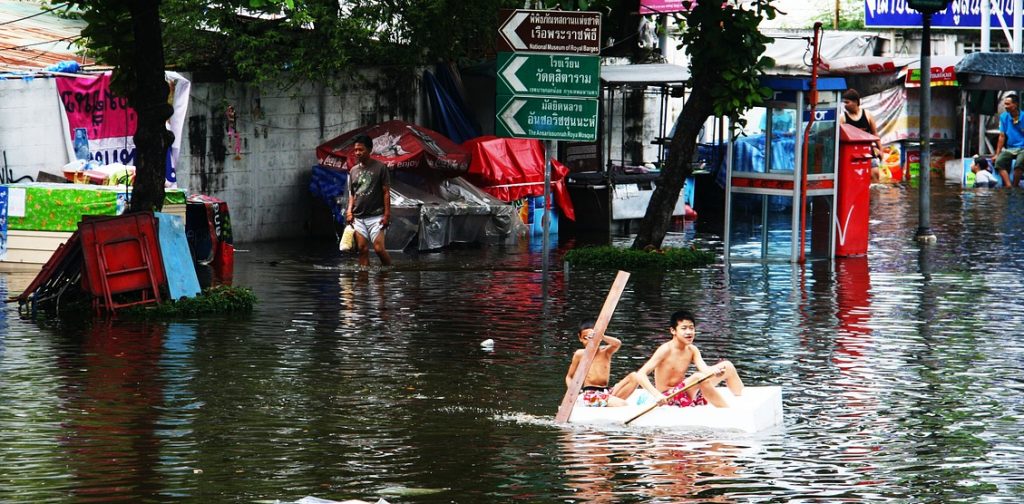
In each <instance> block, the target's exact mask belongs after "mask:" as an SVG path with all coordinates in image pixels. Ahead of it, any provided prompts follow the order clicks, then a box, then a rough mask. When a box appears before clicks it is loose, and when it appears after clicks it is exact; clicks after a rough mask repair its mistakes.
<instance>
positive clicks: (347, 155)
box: [316, 120, 469, 176]
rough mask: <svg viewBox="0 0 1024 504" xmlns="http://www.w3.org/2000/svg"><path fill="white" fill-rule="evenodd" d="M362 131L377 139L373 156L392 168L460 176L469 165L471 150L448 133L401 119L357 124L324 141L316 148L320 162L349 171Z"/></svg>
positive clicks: (374, 139) (374, 142)
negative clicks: (363, 124) (369, 124)
mask: <svg viewBox="0 0 1024 504" xmlns="http://www.w3.org/2000/svg"><path fill="white" fill-rule="evenodd" d="M360 134H365V135H368V136H369V137H370V138H371V139H373V154H372V155H373V158H374V159H377V160H379V161H381V162H382V163H384V164H385V165H387V166H388V167H389V168H391V169H395V170H404V171H413V172H421V173H422V172H433V173H431V174H432V175H444V176H456V175H462V174H464V173H465V172H466V169H467V168H468V167H469V153H467V152H466V151H465V150H464V149H463V148H462V147H459V145H458V144H456V143H455V142H453V141H451V140H450V139H448V137H446V136H444V135H442V134H440V133H438V132H436V131H434V130H431V129H428V128H424V127H423V126H419V125H416V124H410V123H407V122H404V121H398V120H394V121H387V122H383V123H380V124H376V125H373V126H364V127H362V128H357V129H354V130H352V131H349V132H347V133H344V134H342V135H339V136H337V137H335V138H332V139H331V140H328V141H326V142H324V143H323V144H321V145H320V146H319V147H317V148H316V159H317V162H319V163H320V165H321V166H324V167H326V168H330V169H334V170H345V171H347V170H348V169H349V168H350V167H351V166H352V165H353V164H355V161H354V156H353V155H352V146H353V144H354V143H355V139H356V136H358V135H360Z"/></svg>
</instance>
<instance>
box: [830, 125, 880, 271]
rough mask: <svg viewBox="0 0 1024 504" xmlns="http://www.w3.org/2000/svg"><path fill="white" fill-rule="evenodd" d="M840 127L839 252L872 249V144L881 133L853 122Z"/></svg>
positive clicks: (855, 253) (837, 219)
mask: <svg viewBox="0 0 1024 504" xmlns="http://www.w3.org/2000/svg"><path fill="white" fill-rule="evenodd" d="M841 126H842V127H841V129H840V131H839V180H838V186H839V187H838V190H839V192H838V194H837V196H836V256H839V257H846V256H855V255H864V254H867V252H868V220H869V219H870V218H871V209H870V206H871V160H872V158H874V153H873V151H872V147H873V145H874V143H875V141H877V140H878V137H876V136H874V135H872V134H870V133H867V132H865V131H863V130H861V129H859V128H857V127H855V126H851V125H849V124H843V125H841Z"/></svg>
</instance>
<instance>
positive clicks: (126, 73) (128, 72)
mask: <svg viewBox="0 0 1024 504" xmlns="http://www.w3.org/2000/svg"><path fill="white" fill-rule="evenodd" d="M55 3H58V2H55ZM59 3H66V4H67V5H68V6H69V9H70V8H77V9H78V11H79V12H80V13H81V16H82V19H83V20H84V21H86V23H88V25H87V26H86V27H85V29H83V30H82V37H83V39H84V40H85V41H86V46H87V47H88V48H89V50H90V51H91V52H92V53H93V54H94V55H95V56H96V58H97V59H98V60H99V61H101V62H103V63H106V64H109V65H112V66H113V67H114V70H113V75H112V76H111V88H112V90H113V91H114V92H115V93H116V94H118V95H120V96H123V97H125V98H126V99H127V100H128V104H129V105H131V107H132V108H134V109H135V112H136V114H138V120H137V127H136V130H135V168H136V171H135V184H134V186H133V188H132V200H131V205H130V207H129V210H130V211H132V212H136V211H147V210H160V209H161V208H162V207H163V201H164V170H165V168H166V165H165V163H166V157H165V155H166V153H167V149H168V148H169V147H170V145H171V143H172V142H173V141H174V135H173V134H172V133H171V132H169V131H167V128H166V127H165V123H166V121H167V119H169V118H170V117H171V114H172V113H173V109H172V108H171V105H170V104H169V103H168V101H167V97H168V93H169V88H168V86H167V82H166V80H165V79H164V50H163V43H162V38H161V22H160V11H159V9H160V0H151V1H132V0H66V1H64V2H59Z"/></svg>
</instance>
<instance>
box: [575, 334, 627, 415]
mask: <svg viewBox="0 0 1024 504" xmlns="http://www.w3.org/2000/svg"><path fill="white" fill-rule="evenodd" d="M577 337H579V339H580V343H582V344H583V349H581V350H576V352H575V353H573V355H572V364H570V365H569V372H568V373H566V375H565V386H566V387H567V388H568V387H569V386H571V385H572V379H573V377H574V376H575V375H576V368H577V367H579V365H580V361H581V360H583V354H584V353H585V352H586V347H587V344H588V343H589V342H590V340H591V339H593V338H594V321H593V320H584V321H583V322H580V328H579V332H578V333H577ZM601 343H607V344H605V345H602V346H600V347H598V349H597V355H595V356H594V360H593V361H592V362H591V364H590V370H589V371H588V372H587V378H586V379H585V380H583V390H582V391H581V393H580V396H581V397H582V400H583V404H585V405H587V406H625V405H626V398H627V397H629V394H632V393H633V391H634V390H636V387H637V385H638V383H637V379H636V373H629V374H628V375H626V377H625V378H623V379H622V380H620V381H619V382H618V383H616V384H615V386H614V387H611V388H609V387H608V378H609V377H610V376H611V372H612V355H614V354H615V352H618V351H619V348H620V347H621V346H622V342H621V341H619V340H618V338H613V337H611V336H608V335H607V334H605V335H604V338H603V339H602V340H601Z"/></svg>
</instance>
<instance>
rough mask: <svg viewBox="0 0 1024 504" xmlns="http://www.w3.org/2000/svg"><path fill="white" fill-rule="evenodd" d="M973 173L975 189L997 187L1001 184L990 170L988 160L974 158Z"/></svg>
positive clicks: (978, 157) (979, 157)
mask: <svg viewBox="0 0 1024 504" xmlns="http://www.w3.org/2000/svg"><path fill="white" fill-rule="evenodd" d="M971 172H973V173H974V187H995V186H996V185H997V184H998V183H999V181H998V180H997V179H996V177H995V175H992V172H991V171H989V169H988V160H987V159H985V158H983V157H981V156H976V157H975V158H974V164H972V165H971Z"/></svg>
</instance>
